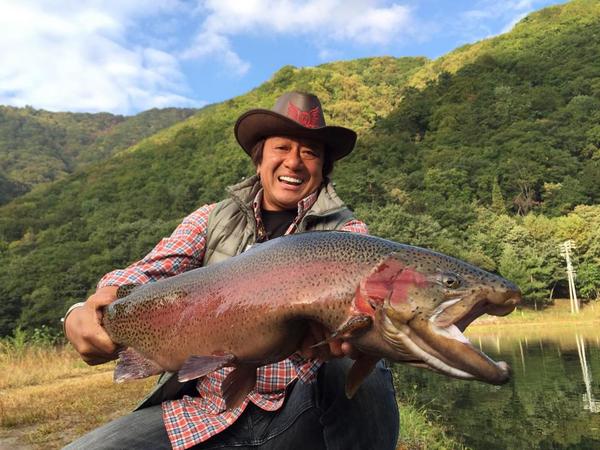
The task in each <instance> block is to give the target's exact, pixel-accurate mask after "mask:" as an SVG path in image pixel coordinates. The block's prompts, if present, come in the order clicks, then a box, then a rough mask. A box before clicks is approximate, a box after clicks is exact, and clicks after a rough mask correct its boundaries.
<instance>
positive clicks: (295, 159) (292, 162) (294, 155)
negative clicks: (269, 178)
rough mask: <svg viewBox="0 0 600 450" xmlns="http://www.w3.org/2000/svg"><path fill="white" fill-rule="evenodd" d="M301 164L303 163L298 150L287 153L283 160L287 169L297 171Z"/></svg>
mask: <svg viewBox="0 0 600 450" xmlns="http://www.w3.org/2000/svg"><path fill="white" fill-rule="evenodd" d="M303 164H304V162H303V161H302V158H301V157H300V150H298V149H293V150H291V151H290V152H288V154H287V156H286V158H285V165H286V166H287V167H289V168H290V169H298V168H299V167H302V165H303Z"/></svg>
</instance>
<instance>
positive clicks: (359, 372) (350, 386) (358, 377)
mask: <svg viewBox="0 0 600 450" xmlns="http://www.w3.org/2000/svg"><path fill="white" fill-rule="evenodd" d="M379 359H380V358H377V357H375V356H370V355H364V354H363V355H361V356H360V357H359V358H357V359H356V361H354V364H352V367H351V368H350V370H349V371H348V375H347V376H346V397H347V398H352V397H354V394H356V391H358V388H359V387H360V385H361V384H362V382H363V381H364V380H365V378H367V377H368V376H369V374H370V373H371V372H372V371H373V369H374V368H375V364H377V361H379Z"/></svg>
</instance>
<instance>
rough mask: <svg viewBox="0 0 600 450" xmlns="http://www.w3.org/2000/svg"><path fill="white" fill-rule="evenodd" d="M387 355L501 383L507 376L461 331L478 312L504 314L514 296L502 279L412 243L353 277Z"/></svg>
mask: <svg viewBox="0 0 600 450" xmlns="http://www.w3.org/2000/svg"><path fill="white" fill-rule="evenodd" d="M360 290H361V292H362V297H364V298H368V299H369V303H370V305H371V306H372V307H373V309H374V311H375V313H374V315H375V326H376V328H377V329H378V331H379V333H380V334H381V336H382V337H383V339H384V341H386V343H387V344H388V346H389V347H390V348H392V349H393V351H392V354H391V355H386V356H387V357H389V358H390V359H392V360H394V361H398V362H406V363H409V364H412V365H415V366H420V367H427V368H429V369H432V370H434V371H437V372H440V373H443V374H445V375H448V376H452V377H455V378H462V379H477V380H480V381H484V382H488V383H492V384H502V383H505V382H506V381H508V379H509V377H510V368H509V366H508V365H507V364H506V363H505V362H495V361H493V360H492V359H491V358H489V357H488V356H487V355H485V354H484V353H483V352H481V351H480V350H479V349H477V348H475V347H474V346H473V345H472V344H471V343H470V342H469V340H468V339H467V338H466V337H465V336H464V334H463V331H464V330H465V329H466V327H467V326H468V325H469V324H470V323H471V322H473V321H474V320H475V319H477V318H478V317H480V316H481V315H482V314H492V315H499V316H502V315H506V314H509V313H510V312H512V311H513V310H514V309H515V307H516V305H517V304H518V303H519V302H520V300H521V291H520V290H519V288H518V287H517V286H516V285H514V284H513V283H511V282H510V281H508V280H506V279H504V278H502V277H500V276H497V275H494V274H492V273H489V272H486V271H484V270H482V269H479V268H477V267H475V266H472V265H470V264H468V263H466V262H463V261H460V260H458V259H455V258H452V257H449V256H447V255H443V254H440V253H436V252H432V251H429V250H425V249H420V248H417V247H410V246H406V251H399V252H395V253H393V254H391V255H389V256H387V257H386V258H385V259H384V260H383V261H381V262H380V263H379V264H378V265H377V267H376V268H375V269H373V271H372V272H371V274H370V275H369V276H367V277H366V279H365V280H363V282H362V283H361V287H360Z"/></svg>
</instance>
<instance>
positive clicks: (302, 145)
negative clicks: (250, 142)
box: [256, 136, 324, 211]
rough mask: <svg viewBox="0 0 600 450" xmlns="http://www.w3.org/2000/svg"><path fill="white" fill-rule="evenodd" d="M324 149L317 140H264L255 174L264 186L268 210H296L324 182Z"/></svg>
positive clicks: (263, 204)
mask: <svg viewBox="0 0 600 450" xmlns="http://www.w3.org/2000/svg"><path fill="white" fill-rule="evenodd" d="M323 151H324V146H323V144H321V143H319V142H315V141H312V140H307V139H295V138H291V137H283V136H276V137H270V138H268V139H267V140H265V146H264V149H263V156H262V161H261V162H260V164H258V166H257V167H256V173H257V174H259V175H260V180H261V183H262V186H263V189H264V195H263V202H262V205H261V206H262V207H263V208H264V209H266V210H267V211H282V210H284V209H295V208H296V207H297V205H298V202H299V201H300V200H302V199H303V198H304V197H306V196H307V195H308V194H310V193H311V192H313V191H314V190H316V189H317V188H318V187H319V185H320V184H321V182H322V181H323Z"/></svg>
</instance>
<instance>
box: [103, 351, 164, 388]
mask: <svg viewBox="0 0 600 450" xmlns="http://www.w3.org/2000/svg"><path fill="white" fill-rule="evenodd" d="M164 371H165V370H164V369H163V368H162V367H160V366H159V365H158V364H156V363H155V362H154V361H152V360H150V359H148V358H146V357H145V356H143V355H141V354H140V353H138V352H137V351H136V350H134V349H133V348H126V349H125V350H122V351H121V352H119V362H118V363H117V367H116V368H115V373H114V380H115V382H117V383H122V382H123V381H128V380H137V379H140V378H147V377H151V376H152V375H158V374H159V373H162V372H164Z"/></svg>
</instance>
